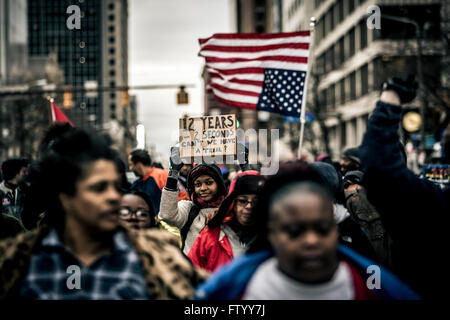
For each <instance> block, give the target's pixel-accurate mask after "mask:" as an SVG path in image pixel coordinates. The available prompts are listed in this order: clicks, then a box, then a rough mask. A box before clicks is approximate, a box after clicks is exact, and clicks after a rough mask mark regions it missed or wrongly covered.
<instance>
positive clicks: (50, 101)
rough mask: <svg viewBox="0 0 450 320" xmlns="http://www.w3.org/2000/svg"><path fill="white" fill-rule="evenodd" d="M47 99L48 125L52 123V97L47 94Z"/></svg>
mask: <svg viewBox="0 0 450 320" xmlns="http://www.w3.org/2000/svg"><path fill="white" fill-rule="evenodd" d="M47 100H48V104H47V111H48V122H49V125H52V123H53V117H52V102H53V98H52V97H50V96H48V97H47Z"/></svg>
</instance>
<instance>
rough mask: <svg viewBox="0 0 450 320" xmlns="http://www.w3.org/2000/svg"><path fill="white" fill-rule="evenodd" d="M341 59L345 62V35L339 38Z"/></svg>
mask: <svg viewBox="0 0 450 320" xmlns="http://www.w3.org/2000/svg"><path fill="white" fill-rule="evenodd" d="M338 54H339V60H340V61H341V64H342V63H344V62H345V42H344V37H342V38H341V39H340V40H339V53H338Z"/></svg>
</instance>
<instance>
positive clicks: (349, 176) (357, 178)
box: [344, 171, 364, 184]
mask: <svg viewBox="0 0 450 320" xmlns="http://www.w3.org/2000/svg"><path fill="white" fill-rule="evenodd" d="M363 175H364V174H363V173H362V172H361V171H349V172H347V173H346V174H345V177H344V181H346V180H349V181H351V182H353V183H356V184H361V181H362V178H363Z"/></svg>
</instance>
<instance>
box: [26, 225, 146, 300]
mask: <svg viewBox="0 0 450 320" xmlns="http://www.w3.org/2000/svg"><path fill="white" fill-rule="evenodd" d="M113 243H114V249H113V252H112V253H110V254H106V255H103V256H101V257H100V258H98V259H97V260H96V261H95V262H93V263H92V264H90V265H89V266H83V265H82V264H81V263H80V262H79V261H78V259H77V258H76V257H75V256H74V255H73V254H72V253H71V252H70V251H69V250H67V249H66V247H65V246H64V244H63V243H62V241H61V239H60V237H59V235H58V233H57V232H56V230H55V229H52V230H51V231H50V232H49V234H48V235H47V236H46V237H45V238H44V239H42V241H41V244H40V247H39V249H38V251H37V252H36V253H35V254H33V255H32V256H31V261H30V266H29V269H28V273H27V276H26V277H25V279H24V280H23V282H22V286H21V292H20V295H21V297H23V298H26V299H43V300H70V299H81V300H118V299H148V298H149V295H148V290H147V284H146V282H145V279H144V272H143V268H142V265H141V263H140V261H139V258H138V255H137V253H136V252H135V250H134V248H133V247H132V245H131V244H130V242H129V241H128V239H127V237H126V235H125V234H124V233H123V232H121V231H120V232H117V233H116V234H115V235H114V238H113ZM70 266H77V267H79V269H78V270H80V271H81V272H80V281H79V283H80V288H79V289H77V288H73V285H74V284H76V281H75V280H74V278H75V277H76V272H74V271H73V269H72V268H73V267H72V268H69V267H70ZM69 287H72V289H70V288H69Z"/></svg>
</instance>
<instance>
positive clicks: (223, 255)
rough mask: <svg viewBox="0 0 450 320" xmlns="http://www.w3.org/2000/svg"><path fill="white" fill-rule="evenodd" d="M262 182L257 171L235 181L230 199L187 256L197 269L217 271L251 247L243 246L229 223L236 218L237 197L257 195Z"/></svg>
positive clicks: (241, 175)
mask: <svg viewBox="0 0 450 320" xmlns="http://www.w3.org/2000/svg"><path fill="white" fill-rule="evenodd" d="M262 181H263V177H262V176H261V175H260V174H259V172H258V171H254V170H249V171H245V172H242V173H240V174H238V175H237V176H236V178H235V179H234V180H233V181H232V183H231V185H230V190H229V192H228V196H227V197H226V198H225V199H224V200H223V201H222V203H221V205H220V207H219V209H218V211H217V214H216V215H215V216H214V217H213V218H212V219H211V220H210V221H209V222H208V227H207V228H205V229H203V230H202V232H201V233H200V234H199V236H198V238H197V239H196V240H195V242H194V244H193V246H192V248H191V250H190V251H189V253H188V257H189V259H191V261H192V263H193V264H194V265H195V266H198V267H200V268H203V269H205V270H207V271H215V270H216V269H218V268H219V267H220V266H222V265H224V264H226V263H228V262H230V261H231V260H232V259H233V258H235V257H236V256H238V255H240V254H241V253H244V252H245V251H246V248H247V246H248V245H246V244H243V243H241V241H240V239H239V237H238V236H237V234H236V233H235V232H234V231H233V229H232V228H231V227H230V226H229V225H228V224H227V222H229V221H231V220H232V219H233V215H234V210H233V209H234V205H235V202H234V200H235V199H236V197H237V196H238V195H240V194H256V193H257V191H258V188H259V187H260V185H261V182H262Z"/></svg>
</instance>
